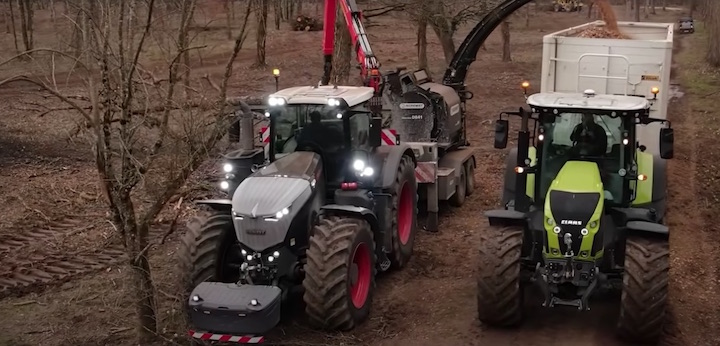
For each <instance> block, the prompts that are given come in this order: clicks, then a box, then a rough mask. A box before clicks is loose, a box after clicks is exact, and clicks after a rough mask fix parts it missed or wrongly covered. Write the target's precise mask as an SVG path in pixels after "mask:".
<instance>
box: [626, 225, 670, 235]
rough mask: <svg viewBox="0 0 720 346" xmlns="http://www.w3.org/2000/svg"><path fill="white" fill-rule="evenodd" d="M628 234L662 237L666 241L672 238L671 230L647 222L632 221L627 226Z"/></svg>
mask: <svg viewBox="0 0 720 346" xmlns="http://www.w3.org/2000/svg"><path fill="white" fill-rule="evenodd" d="M625 227H626V228H627V230H628V233H634V234H639V235H645V236H652V235H655V236H661V237H663V238H665V239H668V238H669V237H670V229H669V228H668V227H667V226H665V225H661V224H659V223H654V222H647V221H630V222H628V223H627V225H625Z"/></svg>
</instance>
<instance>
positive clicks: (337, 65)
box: [324, 6, 353, 85]
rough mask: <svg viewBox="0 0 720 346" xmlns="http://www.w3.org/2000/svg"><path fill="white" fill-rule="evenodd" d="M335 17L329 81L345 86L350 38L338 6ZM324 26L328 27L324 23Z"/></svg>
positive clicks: (347, 76)
mask: <svg viewBox="0 0 720 346" xmlns="http://www.w3.org/2000/svg"><path fill="white" fill-rule="evenodd" d="M337 11H338V13H337V15H336V17H335V51H334V52H333V58H332V59H333V63H332V64H333V66H332V71H333V72H332V76H331V77H330V80H331V81H333V84H335V85H342V84H347V82H348V79H349V78H350V69H351V66H352V65H353V64H352V62H351V60H352V38H350V32H349V31H348V28H347V26H346V25H345V17H344V16H343V13H342V9H341V8H340V6H338V9H337ZM324 25H328V24H327V23H325V24H324Z"/></svg>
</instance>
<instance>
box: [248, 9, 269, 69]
mask: <svg viewBox="0 0 720 346" xmlns="http://www.w3.org/2000/svg"><path fill="white" fill-rule="evenodd" d="M252 1H253V3H254V7H255V9H254V10H255V21H256V24H257V29H256V30H255V45H256V49H257V55H256V58H255V66H256V67H264V66H266V65H267V64H266V63H265V43H266V41H267V18H268V0H252Z"/></svg>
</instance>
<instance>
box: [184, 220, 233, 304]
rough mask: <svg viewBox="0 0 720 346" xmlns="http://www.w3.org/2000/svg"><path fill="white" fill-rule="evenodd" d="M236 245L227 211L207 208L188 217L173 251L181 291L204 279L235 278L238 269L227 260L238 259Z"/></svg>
mask: <svg viewBox="0 0 720 346" xmlns="http://www.w3.org/2000/svg"><path fill="white" fill-rule="evenodd" d="M236 245H237V237H236V236H235V227H234V226H233V221H232V216H231V215H230V214H229V213H221V212H211V213H210V214H209V215H208V216H197V217H194V218H192V219H190V221H189V222H188V224H187V232H186V233H185V234H184V235H183V237H182V238H181V240H180V249H179V250H178V253H177V259H178V262H179V265H180V277H181V278H182V284H183V288H184V290H185V293H186V294H190V292H191V291H192V289H193V288H195V286H197V285H199V284H200V283H202V282H205V281H216V282H228V283H229V282H236V281H237V280H238V278H239V270H238V269H237V268H235V267H233V266H232V265H231V264H233V263H234V264H239V263H241V262H242V257H240V254H239V253H236V252H237V250H238V248H237V246H236Z"/></svg>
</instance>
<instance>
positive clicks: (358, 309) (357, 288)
mask: <svg viewBox="0 0 720 346" xmlns="http://www.w3.org/2000/svg"><path fill="white" fill-rule="evenodd" d="M312 231H313V233H312V236H311V237H310V246H309V248H308V250H307V263H306V264H305V279H304V280H303V287H304V288H305V294H304V297H303V299H304V300H305V304H306V306H305V313H306V314H307V316H308V321H309V322H310V324H311V325H312V326H313V327H315V328H318V329H323V330H341V331H347V330H350V329H353V328H354V327H355V326H357V325H358V324H360V323H362V322H363V321H364V320H365V319H367V317H368V314H369V313H370V305H371V303H372V296H373V292H374V289H375V263H376V261H377V258H376V256H375V243H374V241H373V234H372V232H371V230H370V225H369V224H368V223H367V221H365V220H363V219H359V218H353V217H338V216H330V217H324V218H321V219H320V221H319V223H318V224H317V225H316V226H315V227H314V228H313V230H312Z"/></svg>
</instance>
